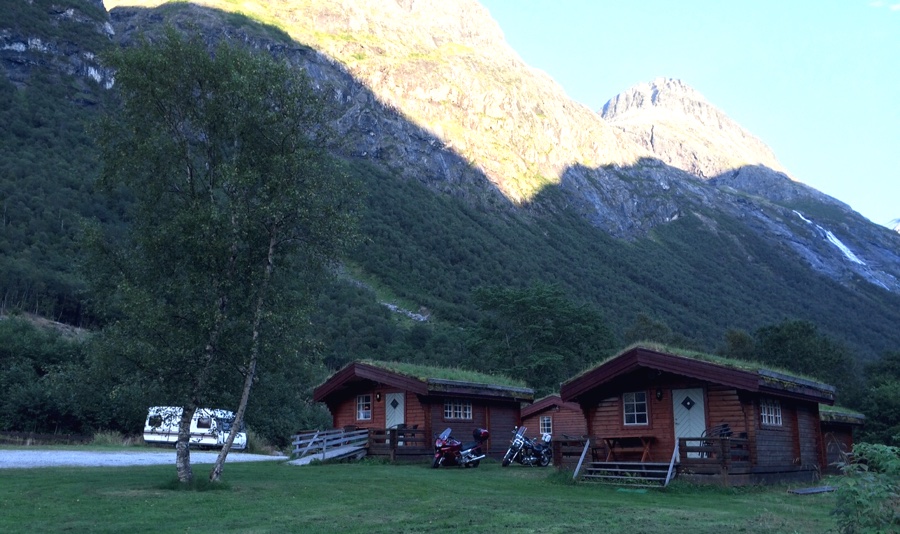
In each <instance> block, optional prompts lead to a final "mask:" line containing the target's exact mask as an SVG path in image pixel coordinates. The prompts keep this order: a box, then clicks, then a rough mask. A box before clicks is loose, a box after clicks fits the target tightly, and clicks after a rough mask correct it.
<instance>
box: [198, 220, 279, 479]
mask: <svg viewBox="0 0 900 534" xmlns="http://www.w3.org/2000/svg"><path fill="white" fill-rule="evenodd" d="M276 230H277V227H276V228H275V229H273V230H272V232H271V233H270V234H269V252H268V255H267V257H266V268H265V271H264V274H263V280H262V287H260V290H259V295H258V296H257V299H256V310H254V312H253V338H252V343H251V345H250V362H249V364H248V365H247V374H246V376H245V377H244V391H243V392H242V393H241V403H240V405H238V409H237V413H235V414H234V424H233V425H231V432H230V433H229V434H228V439H227V440H225V444H224V445H222V450H221V451H219V456H218V457H216V463H215V464H214V465H213V468H212V471H210V472H209V480H210V482H218V481H219V480H220V479H221V477H222V469H223V468H224V467H225V458H226V457H227V456H228V453H229V452H230V451H231V444H232V443H234V438H235V436H237V433H238V431H239V430H240V428H241V423H242V422H243V421H244V412H246V411H247V404H248V403H249V401H250V389H251V388H252V387H253V379H254V378H256V364H257V362H258V361H259V329H260V326H261V325H262V316H263V309H264V308H265V301H266V292H267V291H268V289H269V280H270V279H271V278H272V268H273V264H274V261H275V246H276V243H277V240H276Z"/></svg>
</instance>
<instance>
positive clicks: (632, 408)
mask: <svg viewBox="0 0 900 534" xmlns="http://www.w3.org/2000/svg"><path fill="white" fill-rule="evenodd" d="M649 406H650V405H649V403H648V402H647V392H646V391H632V392H630V393H623V394H622V421H623V423H624V425H625V426H647V425H649V424H650V411H649ZM629 416H631V421H629ZM642 418H643V420H641V419H642Z"/></svg>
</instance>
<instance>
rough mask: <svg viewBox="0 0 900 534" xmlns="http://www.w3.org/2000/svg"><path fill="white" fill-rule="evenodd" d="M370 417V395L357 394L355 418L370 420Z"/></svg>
mask: <svg viewBox="0 0 900 534" xmlns="http://www.w3.org/2000/svg"><path fill="white" fill-rule="evenodd" d="M371 419H372V396H371V395H358V396H357V397H356V420H357V421H370V420H371Z"/></svg>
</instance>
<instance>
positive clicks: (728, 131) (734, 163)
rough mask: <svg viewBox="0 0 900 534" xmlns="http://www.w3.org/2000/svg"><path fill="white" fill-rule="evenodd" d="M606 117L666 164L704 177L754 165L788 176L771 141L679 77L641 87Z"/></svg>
mask: <svg viewBox="0 0 900 534" xmlns="http://www.w3.org/2000/svg"><path fill="white" fill-rule="evenodd" d="M601 115H602V116H603V118H604V119H606V120H607V121H608V122H609V123H610V124H611V125H613V126H616V127H618V128H619V129H620V130H622V131H623V132H625V133H626V134H627V135H628V136H629V137H630V138H631V139H632V140H633V141H635V142H636V143H638V144H639V145H641V146H642V147H644V148H646V149H648V150H649V151H650V152H652V153H653V154H654V155H655V156H656V157H658V158H659V159H660V160H662V161H663V162H665V163H666V164H668V165H671V166H673V167H677V168H680V169H682V170H685V171H687V172H689V173H691V174H694V175H696V176H699V177H700V178H715V177H716V176H721V175H723V174H725V173H728V172H731V171H734V170H737V169H740V168H742V167H746V166H753V165H760V166H764V167H767V168H769V169H771V170H773V171H775V172H778V173H783V174H787V171H786V170H785V169H784V167H782V165H781V164H780V163H779V162H778V160H777V159H776V158H775V154H774V153H773V152H772V150H771V149H770V148H769V147H768V146H766V145H765V143H763V142H762V141H760V140H759V139H758V138H757V137H755V136H754V135H753V134H751V133H750V132H748V131H747V130H745V129H744V128H743V127H741V126H740V125H739V124H738V123H737V122H735V121H734V120H732V119H731V118H730V117H728V115H726V114H725V113H724V112H722V111H721V110H720V109H719V108H717V107H715V106H714V105H712V104H711V103H710V102H709V101H708V100H707V99H706V98H705V97H704V96H703V95H702V94H700V92H699V91H697V90H696V89H694V88H692V87H691V86H689V85H687V84H686V83H684V82H683V81H681V80H678V79H673V78H657V79H655V80H653V81H652V82H649V83H640V84H637V85H635V86H633V87H631V88H629V89H627V90H626V91H624V92H622V93H620V94H619V95H617V96H615V97H614V98H612V99H611V100H610V101H609V102H607V103H606V104H605V105H604V106H603V110H602V111H601Z"/></svg>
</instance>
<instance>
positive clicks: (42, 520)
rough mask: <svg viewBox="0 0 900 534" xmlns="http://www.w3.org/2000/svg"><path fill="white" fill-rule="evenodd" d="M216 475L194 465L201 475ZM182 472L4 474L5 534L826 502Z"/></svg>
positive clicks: (422, 522)
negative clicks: (206, 486)
mask: <svg viewBox="0 0 900 534" xmlns="http://www.w3.org/2000/svg"><path fill="white" fill-rule="evenodd" d="M209 468H210V466H209V465H202V464H200V465H195V466H194V473H195V475H197V476H198V477H205V476H206V475H207V474H208V472H209ZM174 474H175V468H174V465H169V466H151V467H116V468H41V469H27V470H26V469H3V470H0V532H132V533H136V532H187V531H190V532H340V533H345V532H347V533H349V532H360V533H373V532H391V533H401V532H429V533H433V532H439V531H443V530H445V529H446V530H448V531H451V532H479V533H490V532H565V533H571V532H611V533H612V532H627V533H642V532H646V533H652V534H659V533H666V534H670V533H680V532H684V533H691V534H698V533H703V532H715V533H719V534H721V533H722V532H767V533H771V532H809V533H822V532H827V531H834V530H835V522H834V520H833V519H832V518H831V516H830V515H829V514H830V511H831V509H832V507H833V504H834V495H833V494H830V493H826V494H817V495H807V496H794V495H790V494H788V493H787V492H786V489H787V488H785V487H765V488H758V487H756V488H742V489H723V488H713V487H697V486H687V485H682V484H678V483H675V484H674V485H672V486H670V487H669V488H668V489H666V490H657V489H651V490H648V491H647V492H645V493H637V492H635V490H630V491H624V490H619V489H617V488H614V487H608V486H599V485H595V484H586V483H579V484H573V483H571V482H570V477H569V476H567V475H566V474H565V473H559V472H557V471H556V470H554V469H552V468H547V469H540V468H526V467H522V466H511V467H508V468H501V467H500V465H499V463H497V462H495V461H487V462H484V463H482V465H481V467H479V468H478V469H458V468H441V469H431V468H430V467H429V465H428V463H427V462H422V463H421V464H419V465H388V464H383V463H377V462H365V461H364V462H359V463H354V464H330V465H312V466H307V467H297V466H290V465H286V464H283V463H276V462H263V463H246V464H228V465H226V469H225V472H224V479H225V481H226V485H225V487H224V488H223V489H220V490H215V491H175V490H173V489H171V487H172V481H173V480H174Z"/></svg>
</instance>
